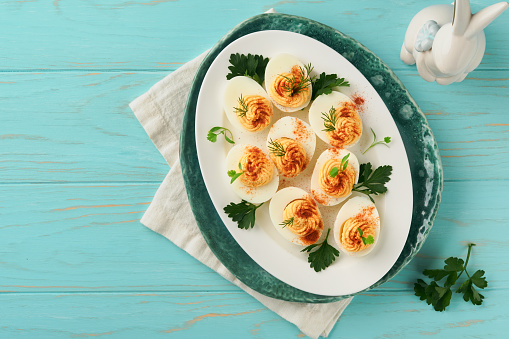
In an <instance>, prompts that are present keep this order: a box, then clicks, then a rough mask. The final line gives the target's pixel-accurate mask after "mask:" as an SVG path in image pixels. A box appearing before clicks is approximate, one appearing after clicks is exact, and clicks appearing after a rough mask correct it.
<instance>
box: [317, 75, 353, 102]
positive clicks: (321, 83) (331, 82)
mask: <svg viewBox="0 0 509 339" xmlns="http://www.w3.org/2000/svg"><path fill="white" fill-rule="evenodd" d="M340 86H345V87H350V84H349V83H348V81H345V78H338V76H337V75H336V74H325V72H323V73H322V74H320V76H319V77H318V79H316V80H315V81H314V82H313V94H312V95H311V100H315V99H316V98H317V97H318V96H319V95H321V94H331V93H332V89H333V88H334V87H340Z"/></svg>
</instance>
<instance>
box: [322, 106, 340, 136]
mask: <svg viewBox="0 0 509 339" xmlns="http://www.w3.org/2000/svg"><path fill="white" fill-rule="evenodd" d="M322 119H323V126H324V127H325V129H323V130H322V131H325V132H334V131H335V130H336V123H337V122H338V113H337V112H336V109H335V108H334V106H332V107H331V109H330V110H329V113H322Z"/></svg>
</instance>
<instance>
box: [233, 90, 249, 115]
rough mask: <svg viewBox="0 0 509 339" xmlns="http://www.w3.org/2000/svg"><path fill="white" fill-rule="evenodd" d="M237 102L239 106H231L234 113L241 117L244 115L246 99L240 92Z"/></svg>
mask: <svg viewBox="0 0 509 339" xmlns="http://www.w3.org/2000/svg"><path fill="white" fill-rule="evenodd" d="M237 102H238V103H239V106H240V107H239V106H236V107H233V109H234V110H235V113H237V115H238V116H240V117H243V116H245V115H246V113H247V110H248V108H247V103H246V101H245V100H244V98H243V97H242V94H240V97H239V98H238V99H237Z"/></svg>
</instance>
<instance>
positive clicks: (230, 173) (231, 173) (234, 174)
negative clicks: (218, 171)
mask: <svg viewBox="0 0 509 339" xmlns="http://www.w3.org/2000/svg"><path fill="white" fill-rule="evenodd" d="M239 169H240V171H239V172H236V171H235V170H230V171H228V176H229V177H230V178H232V180H231V181H230V184H233V182H234V181H235V180H237V178H238V177H240V176H241V175H242V174H244V172H242V166H241V165H240V162H239Z"/></svg>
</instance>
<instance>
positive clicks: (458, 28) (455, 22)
mask: <svg viewBox="0 0 509 339" xmlns="http://www.w3.org/2000/svg"><path fill="white" fill-rule="evenodd" d="M471 17H472V12H471V11H470V0H454V16H453V18H452V32H453V34H454V35H463V33H465V31H466V29H467V27H468V24H469V23H470V18H471Z"/></svg>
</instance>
